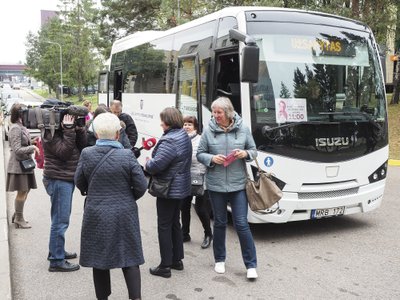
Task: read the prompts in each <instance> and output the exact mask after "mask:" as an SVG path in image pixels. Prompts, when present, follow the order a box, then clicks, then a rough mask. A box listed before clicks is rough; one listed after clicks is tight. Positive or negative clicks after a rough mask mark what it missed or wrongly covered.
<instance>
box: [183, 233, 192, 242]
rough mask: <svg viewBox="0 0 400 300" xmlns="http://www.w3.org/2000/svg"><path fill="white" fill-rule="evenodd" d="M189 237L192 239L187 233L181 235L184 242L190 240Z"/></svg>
mask: <svg viewBox="0 0 400 300" xmlns="http://www.w3.org/2000/svg"><path fill="white" fill-rule="evenodd" d="M191 239H192V238H191V237H190V235H189V234H186V235H184V236H183V242H184V243H186V242H190V240H191Z"/></svg>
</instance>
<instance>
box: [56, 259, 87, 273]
mask: <svg viewBox="0 0 400 300" xmlns="http://www.w3.org/2000/svg"><path fill="white" fill-rule="evenodd" d="M79 268H80V266H79V265H77V264H71V263H70V262H69V261H67V260H64V261H63V263H62V264H61V265H59V266H53V267H52V266H50V267H49V272H73V271H78V270H79Z"/></svg>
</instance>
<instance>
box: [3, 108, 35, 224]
mask: <svg viewBox="0 0 400 300" xmlns="http://www.w3.org/2000/svg"><path fill="white" fill-rule="evenodd" d="M10 113H11V116H10V121H11V126H10V130H9V133H8V140H9V142H10V159H9V161H8V166H7V184H6V190H7V192H13V191H17V196H16V197H15V202H14V207H15V212H14V214H13V216H12V218H11V221H12V223H15V227H16V228H22V229H28V228H31V225H29V223H28V222H27V221H26V220H25V219H24V205H25V201H26V198H27V197H28V193H29V191H30V189H36V188H37V185H36V179H35V173H34V171H33V170H32V171H29V172H24V171H22V169H21V166H20V161H21V160H25V159H29V158H31V156H32V154H33V153H34V152H37V153H39V148H38V147H36V146H35V145H31V137H30V135H29V131H28V129H26V127H24V125H22V121H21V104H19V103H14V104H13V106H12V107H11V110H10Z"/></svg>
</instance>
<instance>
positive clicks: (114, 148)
mask: <svg viewBox="0 0 400 300" xmlns="http://www.w3.org/2000/svg"><path fill="white" fill-rule="evenodd" d="M93 124H94V127H95V128H96V135H97V138H98V140H97V141H96V145H95V146H92V147H88V148H85V149H84V150H83V151H82V154H81V157H80V159H79V163H78V168H77V170H76V173H75V183H76V186H77V187H78V188H79V190H80V191H81V192H82V193H83V194H86V195H87V198H86V203H85V209H84V214H83V222H82V234H81V255H80V264H81V265H82V266H83V267H91V268H93V280H94V285H95V290H96V296H97V298H98V299H107V297H108V296H109V295H110V294H111V285H110V269H114V268H122V270H123V273H124V276H125V281H126V284H127V287H128V292H129V299H140V298H141V291H140V289H141V287H140V270H139V265H141V264H143V263H144V258H143V250H142V242H141V236H140V226H139V216H138V206H137V204H136V200H138V199H139V198H140V197H142V196H143V194H144V193H145V191H146V188H147V182H146V179H145V177H144V174H143V171H142V169H141V167H140V165H139V164H138V162H137V160H136V158H135V157H134V156H133V153H132V151H130V150H128V149H123V146H122V145H121V143H119V142H118V138H119V130H120V122H119V119H118V117H116V116H115V115H113V114H111V113H103V114H101V115H99V116H98V117H96V119H95V120H94V121H93ZM106 155H107V157H106Z"/></svg>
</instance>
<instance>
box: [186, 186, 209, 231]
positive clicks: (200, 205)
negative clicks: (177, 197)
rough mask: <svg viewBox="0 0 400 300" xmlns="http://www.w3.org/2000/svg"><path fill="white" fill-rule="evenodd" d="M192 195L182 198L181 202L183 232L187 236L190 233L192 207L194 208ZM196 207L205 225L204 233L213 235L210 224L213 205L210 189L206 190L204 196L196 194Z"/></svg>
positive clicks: (202, 223)
mask: <svg viewBox="0 0 400 300" xmlns="http://www.w3.org/2000/svg"><path fill="white" fill-rule="evenodd" d="M192 199H193V197H192V196H189V197H187V198H185V199H183V200H182V203H181V217H182V234H183V236H187V235H189V233H190V209H191V208H192ZM194 209H195V210H196V213H197V216H198V217H199V219H200V222H201V225H203V229H204V235H206V236H212V231H211V226H210V212H211V205H210V200H209V197H208V191H205V193H204V195H203V196H196V199H195V204H194Z"/></svg>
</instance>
